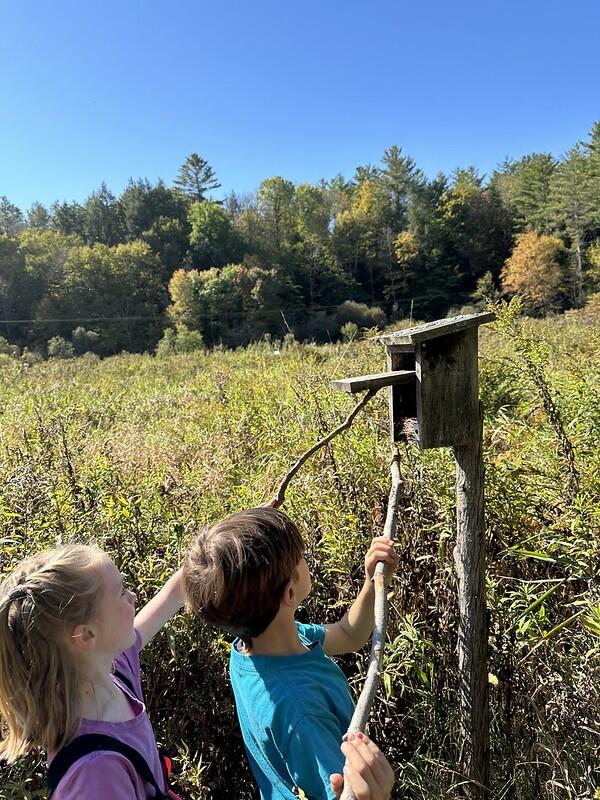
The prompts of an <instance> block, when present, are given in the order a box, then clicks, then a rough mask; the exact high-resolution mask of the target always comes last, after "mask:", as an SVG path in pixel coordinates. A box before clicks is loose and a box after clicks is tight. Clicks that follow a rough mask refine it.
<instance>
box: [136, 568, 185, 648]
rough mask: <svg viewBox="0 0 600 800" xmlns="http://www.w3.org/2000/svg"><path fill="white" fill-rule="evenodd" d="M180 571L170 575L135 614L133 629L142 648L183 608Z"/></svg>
mask: <svg viewBox="0 0 600 800" xmlns="http://www.w3.org/2000/svg"><path fill="white" fill-rule="evenodd" d="M183 604H184V596H183V589H182V587H181V570H180V569H178V570H177V572H176V573H175V574H174V575H172V576H171V577H170V578H169V580H168V581H167V582H166V583H165V585H164V586H163V587H162V589H161V590H160V591H159V592H157V593H156V594H155V595H154V597H153V598H152V600H150V601H149V602H148V603H146V605H145V606H144V607H143V608H142V609H141V611H139V612H138V613H137V614H136V617H135V623H134V624H135V627H136V628H137V630H138V631H139V632H140V635H141V637H142V647H145V645H147V644H148V642H149V641H150V640H151V639H152V637H153V636H154V635H155V634H157V633H158V632H159V630H160V629H161V628H162V626H163V625H164V624H165V623H166V622H168V621H169V620H170V619H171V617H172V616H173V615H174V614H176V613H177V612H178V611H179V609H180V608H182V607H183Z"/></svg>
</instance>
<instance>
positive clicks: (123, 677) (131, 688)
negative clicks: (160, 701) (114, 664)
mask: <svg viewBox="0 0 600 800" xmlns="http://www.w3.org/2000/svg"><path fill="white" fill-rule="evenodd" d="M113 675H114V676H115V678H118V679H119V680H120V681H121V683H123V684H124V685H125V686H126V687H127V688H128V689H129V691H130V692H131V694H132V695H133V696H134V697H135V698H136V700H139V699H140V698H139V697H138V695H137V692H136V690H135V687H134V685H133V683H132V682H131V680H130V679H129V678H128V677H127V676H126V675H124V674H123V673H122V672H121V671H120V670H118V669H116V670H115V671H114V672H113Z"/></svg>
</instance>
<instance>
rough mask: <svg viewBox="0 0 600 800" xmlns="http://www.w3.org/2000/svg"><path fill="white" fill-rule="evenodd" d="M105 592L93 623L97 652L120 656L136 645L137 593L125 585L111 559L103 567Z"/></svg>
mask: <svg viewBox="0 0 600 800" xmlns="http://www.w3.org/2000/svg"><path fill="white" fill-rule="evenodd" d="M101 569H102V570H103V582H104V593H103V596H102V601H101V603H100V607H99V609H98V612H97V614H96V615H95V619H94V621H93V623H91V626H90V627H92V628H93V629H94V633H95V634H96V637H97V641H96V651H97V652H103V653H107V654H110V655H111V656H112V657H114V656H117V655H119V653H122V652H123V650H127V649H128V648H129V647H131V646H132V645H133V644H135V630H134V627H133V620H134V617H135V594H134V593H133V592H131V591H129V589H127V588H126V587H125V586H123V576H122V575H121V573H120V572H119V570H118V569H117V568H116V567H115V565H114V564H113V563H112V561H111V560H110V559H108V558H107V559H106V560H105V561H104V563H103V564H102V566H101Z"/></svg>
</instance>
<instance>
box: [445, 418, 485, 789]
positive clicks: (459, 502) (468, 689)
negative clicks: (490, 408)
mask: <svg viewBox="0 0 600 800" xmlns="http://www.w3.org/2000/svg"><path fill="white" fill-rule="evenodd" d="M481 433H482V412H481V407H480V408H479V413H478V414H477V417H476V419H475V420H474V424H473V433H472V440H471V442H469V443H468V444H465V445H461V446H458V447H454V448H453V452H454V458H455V460H456V529H457V531H456V547H455V548H454V565H455V569H456V576H457V579H458V609H459V623H458V672H459V702H460V727H461V738H462V753H461V759H460V769H461V772H462V774H463V776H464V777H465V778H466V779H467V780H468V783H467V784H465V786H464V792H465V795H466V797H468V798H469V800H485V798H487V797H489V794H488V786H489V710H488V671H487V618H486V617H487V610H486V598H485V566H486V564H485V524H484V497H483V485H484V483H483V480H484V479H483V459H482V454H481Z"/></svg>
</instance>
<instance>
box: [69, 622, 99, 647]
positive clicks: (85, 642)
mask: <svg viewBox="0 0 600 800" xmlns="http://www.w3.org/2000/svg"><path fill="white" fill-rule="evenodd" d="M69 639H70V642H71V645H72V646H73V647H76V648H77V649H78V650H91V649H92V648H93V647H94V644H95V643H96V634H95V633H94V631H93V630H92V629H91V628H89V627H88V626H87V625H76V626H75V627H74V628H73V630H72V631H71V635H70V637H69Z"/></svg>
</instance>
